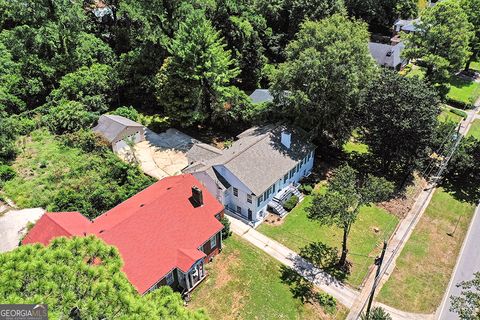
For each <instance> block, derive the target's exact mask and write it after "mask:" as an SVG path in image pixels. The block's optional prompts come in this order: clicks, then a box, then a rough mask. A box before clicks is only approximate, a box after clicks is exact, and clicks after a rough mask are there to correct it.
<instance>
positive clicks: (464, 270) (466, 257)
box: [437, 205, 480, 320]
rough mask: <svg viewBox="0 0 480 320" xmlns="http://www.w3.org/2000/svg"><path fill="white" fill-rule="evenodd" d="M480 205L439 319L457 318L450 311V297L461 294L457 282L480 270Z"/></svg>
mask: <svg viewBox="0 0 480 320" xmlns="http://www.w3.org/2000/svg"><path fill="white" fill-rule="evenodd" d="M479 239H480V205H479V206H478V207H477V209H476V210H475V215H474V217H473V219H472V222H471V224H470V228H469V230H468V233H467V236H466V237H465V240H464V242H463V246H462V250H461V252H460V256H459V258H458V260H457V265H456V266H455V270H454V272H453V276H452V278H451V280H450V284H449V287H448V290H447V292H446V294H445V296H444V297H443V301H442V304H441V305H440V307H439V310H438V312H437V314H438V319H439V320H457V319H458V315H457V314H455V313H453V312H450V311H449V309H450V297H451V296H452V295H454V296H457V295H459V294H460V291H461V289H460V288H457V286H456V284H457V283H459V282H461V281H466V280H471V279H472V278H473V273H474V272H477V271H480V250H479V249H478V245H479Z"/></svg>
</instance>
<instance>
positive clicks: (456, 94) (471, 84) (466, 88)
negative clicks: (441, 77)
mask: <svg viewBox="0 0 480 320" xmlns="http://www.w3.org/2000/svg"><path fill="white" fill-rule="evenodd" d="M449 85H450V90H449V92H448V94H447V97H448V98H450V99H452V100H455V101H460V102H463V103H470V104H472V105H473V104H474V103H475V101H476V100H477V99H478V97H480V83H478V82H475V81H472V80H467V79H463V78H459V77H457V76H452V77H450V81H449Z"/></svg>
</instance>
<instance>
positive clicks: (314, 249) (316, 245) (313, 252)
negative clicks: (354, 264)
mask: <svg viewBox="0 0 480 320" xmlns="http://www.w3.org/2000/svg"><path fill="white" fill-rule="evenodd" d="M299 255H300V256H301V257H302V258H303V259H305V260H307V261H309V262H311V263H312V264H313V265H315V266H316V267H318V268H320V269H322V270H323V271H324V272H326V273H328V274H329V275H331V276H332V277H334V278H335V279H336V280H338V281H340V282H344V281H345V280H346V279H347V277H348V275H349V274H350V264H348V265H347V267H346V268H345V267H342V268H340V267H339V266H338V264H337V262H338V260H339V252H338V249H337V248H335V247H330V246H328V245H326V244H324V243H322V242H312V243H310V244H308V245H306V246H305V247H303V248H302V249H300V253H299Z"/></svg>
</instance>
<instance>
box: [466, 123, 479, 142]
mask: <svg viewBox="0 0 480 320" xmlns="http://www.w3.org/2000/svg"><path fill="white" fill-rule="evenodd" d="M467 137H474V138H477V139H479V140H480V120H479V119H477V120H475V121H473V123H472V126H471V127H470V129H469V130H468V134H467Z"/></svg>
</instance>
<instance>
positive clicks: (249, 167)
mask: <svg viewBox="0 0 480 320" xmlns="http://www.w3.org/2000/svg"><path fill="white" fill-rule="evenodd" d="M282 131H285V132H289V133H291V146H290V148H289V149H287V148H286V147H285V146H284V145H283V144H282V143H281V133H282ZM238 138H239V139H238V140H237V141H235V142H234V143H233V145H232V146H231V147H230V148H228V149H226V150H224V151H223V154H222V155H221V156H219V157H217V158H214V159H212V160H210V161H207V162H206V163H205V165H204V166H202V167H200V166H198V164H195V165H192V166H191V167H189V168H187V170H186V171H187V172H199V171H205V172H207V173H208V174H209V175H210V176H211V177H212V178H213V179H214V180H217V181H218V180H219V179H218V177H217V176H216V175H215V176H212V168H213V169H215V168H216V167H218V166H225V168H227V169H228V170H229V171H230V172H232V173H233V174H234V175H235V176H236V177H237V178H238V179H240V181H242V182H243V183H244V184H245V185H246V186H247V187H248V188H249V189H250V190H251V191H252V192H253V193H254V194H255V195H260V194H262V193H263V192H264V191H265V190H267V189H268V188H269V187H270V186H271V185H272V184H273V183H275V182H276V181H278V180H279V179H280V178H282V177H283V175H284V174H285V173H287V172H288V171H289V170H291V169H292V168H293V167H294V166H295V165H296V164H297V162H298V161H300V160H301V159H303V158H305V157H306V156H307V155H308V153H309V152H311V151H313V150H314V149H315V146H314V145H313V144H312V143H310V142H309V137H308V136H307V134H306V133H305V132H304V131H303V130H301V129H297V128H290V127H286V126H283V125H280V126H274V125H269V126H264V127H254V128H251V129H248V130H246V131H244V132H243V133H241V134H240V135H238Z"/></svg>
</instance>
